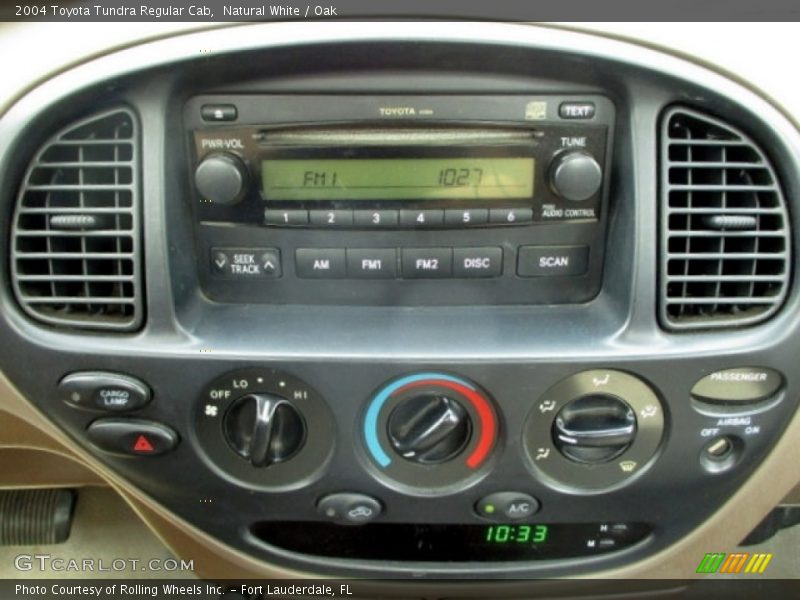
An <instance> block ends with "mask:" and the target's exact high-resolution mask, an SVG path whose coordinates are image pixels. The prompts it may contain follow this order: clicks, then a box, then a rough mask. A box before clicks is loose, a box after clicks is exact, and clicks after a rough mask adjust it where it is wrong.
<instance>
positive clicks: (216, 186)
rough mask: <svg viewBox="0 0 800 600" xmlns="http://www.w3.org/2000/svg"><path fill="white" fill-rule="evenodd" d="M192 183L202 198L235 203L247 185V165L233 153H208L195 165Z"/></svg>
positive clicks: (217, 202)
mask: <svg viewBox="0 0 800 600" xmlns="http://www.w3.org/2000/svg"><path fill="white" fill-rule="evenodd" d="M194 184H195V186H196V187H197V191H198V192H199V193H200V196H202V197H203V199H204V200H210V201H211V202H213V203H214V204H236V203H237V202H238V201H239V200H240V199H241V197H242V194H243V193H244V191H245V188H246V186H247V167H245V165H244V163H242V161H241V160H240V159H239V158H238V157H236V156H234V155H233V154H227V153H224V152H220V153H216V154H209V155H208V156H206V157H205V158H204V159H203V161H202V162H201V163H200V164H199V165H197V168H196V169H195V171H194Z"/></svg>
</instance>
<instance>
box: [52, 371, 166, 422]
mask: <svg viewBox="0 0 800 600" xmlns="http://www.w3.org/2000/svg"><path fill="white" fill-rule="evenodd" d="M58 391H59V393H60V394H61V397H62V399H63V400H64V402H66V403H67V404H69V405H70V406H73V407H75V408H83V409H86V410H93V411H109V412H127V411H131V410H137V409H140V408H142V407H144V406H145V405H146V404H147V403H148V402H150V399H151V397H152V394H151V392H150V388H149V387H147V385H146V384H144V383H143V382H141V381H139V380H138V379H135V378H134V377H130V376H129V375H122V374H119V373H108V372H105V371H80V372H77V373H70V374H69V375H67V376H66V377H64V379H62V380H61V381H60V382H59V384H58Z"/></svg>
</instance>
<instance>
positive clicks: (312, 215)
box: [184, 95, 614, 305]
mask: <svg viewBox="0 0 800 600" xmlns="http://www.w3.org/2000/svg"><path fill="white" fill-rule="evenodd" d="M184 121H185V125H186V127H187V132H188V142H189V156H190V160H191V165H190V177H191V184H192V185H191V187H192V190H193V203H192V205H193V215H194V217H195V222H196V232H197V240H198V252H199V256H200V257H201V268H200V271H201V280H202V282H203V284H204V288H205V290H206V291H207V292H208V293H209V294H210V296H211V297H212V298H214V299H218V300H230V301H239V302H241V301H247V302H301V303H312V304H314V303H347V304H353V303H355V304H362V303H363V304H376V303H377V304H395V303H399V304H411V305H414V304H420V303H421V304H443V303H445V304H474V303H479V304H486V303H489V304H496V303H499V304H502V303H523V304H530V303H541V302H547V303H561V302H581V301H585V300H587V299H589V298H591V297H592V296H593V295H594V294H596V292H597V290H598V289H599V281H600V270H601V265H602V254H603V241H604V229H605V226H604V221H605V218H604V217H605V211H606V198H607V194H608V182H607V180H608V177H607V176H606V173H607V171H608V164H609V160H610V156H611V144H612V140H613V126H614V107H613V104H612V103H611V102H610V100H608V99H607V98H606V97H604V96H596V95H580V96H554V95H553V96H550V95H548V96H530V95H515V96H422V95H420V96H402V97H400V96H335V95H326V96H321V95H320V96H311V95H231V96H217V95H213V96H212V95H209V96H199V97H195V98H192V99H190V100H189V102H187V104H186V107H185V113H184ZM232 225H233V227H231V226H232ZM316 279H330V280H347V281H348V282H349V285H345V284H344V282H340V283H342V285H338V286H337V285H326V286H324V289H323V288H321V287H320V286H319V285H316V287H315V286H314V285H312V284H313V281H312V282H311V283H309V280H316ZM431 280H439V281H438V284H437V285H432V284H431ZM490 284H491V285H492V287H491V289H490V288H489V285H490Z"/></svg>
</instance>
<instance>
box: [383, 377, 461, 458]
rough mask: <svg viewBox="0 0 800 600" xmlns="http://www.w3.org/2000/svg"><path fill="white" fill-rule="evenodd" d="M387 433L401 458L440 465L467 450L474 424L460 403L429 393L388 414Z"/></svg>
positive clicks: (414, 398)
mask: <svg viewBox="0 0 800 600" xmlns="http://www.w3.org/2000/svg"><path fill="white" fill-rule="evenodd" d="M387 430H388V431H387V433H388V435H389V441H390V443H391V445H392V447H393V448H394V449H395V451H396V452H397V453H398V454H399V455H400V456H402V457H403V458H405V459H406V460H410V461H413V462H417V463H421V464H437V463H443V462H446V461H448V460H450V459H451V458H453V457H454V456H456V455H457V454H458V453H459V452H461V450H463V449H464V447H465V446H466V444H467V443H468V442H469V439H470V436H471V434H472V421H471V420H470V417H469V414H468V413H467V411H466V409H465V408H464V407H463V406H462V405H461V404H460V403H459V402H458V401H457V400H454V399H453V398H450V397H449V396H446V395H444V394H441V393H438V392H430V393H421V394H419V395H416V396H412V397H410V398H407V399H405V400H403V401H402V402H401V403H400V404H398V405H397V406H396V407H395V409H394V410H393V411H392V413H391V414H390V415H389V421H388V423H387Z"/></svg>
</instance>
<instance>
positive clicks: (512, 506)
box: [475, 492, 539, 521]
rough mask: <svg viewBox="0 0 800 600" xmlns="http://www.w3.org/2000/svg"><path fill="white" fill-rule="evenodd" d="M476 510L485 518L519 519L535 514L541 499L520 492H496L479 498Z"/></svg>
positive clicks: (498, 519)
mask: <svg viewBox="0 0 800 600" xmlns="http://www.w3.org/2000/svg"><path fill="white" fill-rule="evenodd" d="M475 510H476V511H477V513H478V514H479V515H480V516H482V517H483V518H485V519H491V520H493V521H518V520H520V519H526V518H528V517H530V516H531V515H533V514H535V513H536V512H537V511H538V510H539V501H538V500H537V499H536V498H534V497H533V496H529V495H528V494H522V493H519V492H495V493H494V494H489V495H488V496H486V497H484V498H482V499H481V500H479V501H478V504H477V505H475Z"/></svg>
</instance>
